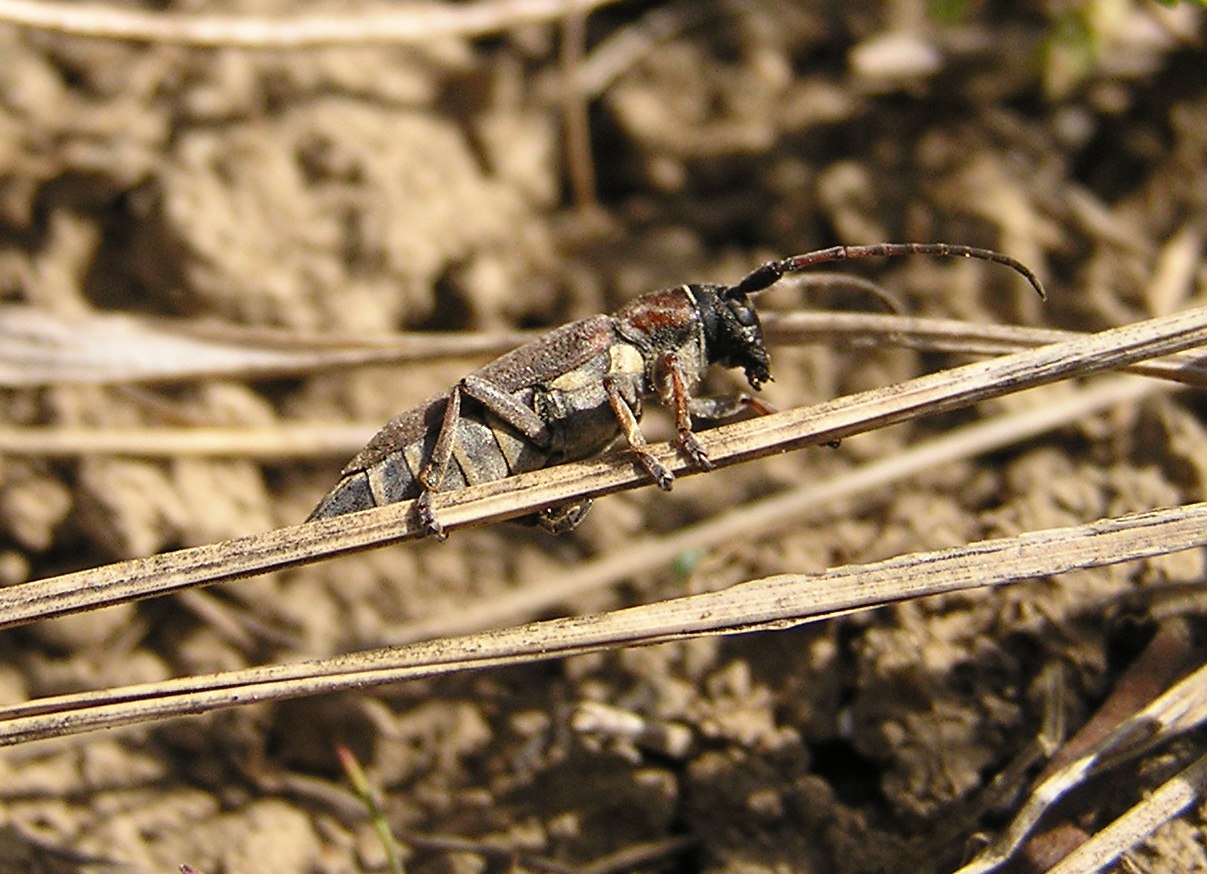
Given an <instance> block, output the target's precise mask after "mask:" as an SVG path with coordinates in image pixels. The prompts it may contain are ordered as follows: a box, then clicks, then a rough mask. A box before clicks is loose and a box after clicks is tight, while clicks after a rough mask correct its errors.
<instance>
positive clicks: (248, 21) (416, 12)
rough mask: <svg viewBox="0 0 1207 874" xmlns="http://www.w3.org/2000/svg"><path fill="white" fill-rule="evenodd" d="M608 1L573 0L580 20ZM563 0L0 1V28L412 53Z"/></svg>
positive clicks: (555, 12) (558, 9)
mask: <svg viewBox="0 0 1207 874" xmlns="http://www.w3.org/2000/svg"><path fill="white" fill-rule="evenodd" d="M612 2H615V0H575V7H574V8H575V11H576V12H579V13H582V14H585V13H586V12H588V11H590V10H592V9H596V8H598V7H600V6H604V5H607V4H608V3H612ZM566 11H567V3H566V0H489V2H477V3H470V4H454V3H447V4H435V3H424V4H411V5H409V6H407V7H403V8H389V7H385V6H383V7H382V8H380V9H375V10H362V11H360V12H356V13H354V14H347V15H335V14H327V15H313V14H312V15H295V16H291V17H289V18H284V17H277V18H253V17H251V16H231V15H181V14H172V13H165V12H143V11H138V10H133V9H125V8H121V7H116V6H104V5H102V4H99V3H56V2H43V0H0V23H3V24H10V25H14V26H18V27H30V28H37V29H39V30H49V31H54V32H56V33H63V34H70V35H72V36H87V37H95V38H100V39H116V40H124V41H127V42H150V43H171V44H175V45H186V46H193V47H195V48H241V49H260V50H270V51H287V50H295V49H305V48H313V47H317V46H340V45H344V46H346V45H400V44H410V45H415V44H419V43H423V42H427V41H430V40H438V39H444V38H448V37H462V38H471V37H480V36H485V35H487V34H491V33H497V32H499V31H502V30H508V29H510V28H513V27H519V26H521V25H524V24H533V23H536V22H541V21H549V20H552V19H557V18H561V17H563V16H564V15H565V14H566Z"/></svg>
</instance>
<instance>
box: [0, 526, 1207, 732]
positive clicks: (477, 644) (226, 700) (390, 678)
mask: <svg viewBox="0 0 1207 874" xmlns="http://www.w3.org/2000/svg"><path fill="white" fill-rule="evenodd" d="M1203 545H1207V503H1200V504H1192V505H1190V506H1186V507H1177V508H1173V509H1168V510H1156V511H1151V512H1147V513H1137V514H1132V515H1129V516H1123V517H1119V518H1115V519H1104V520H1101V521H1098V522H1094V523H1090V524H1088V525H1079V526H1075V527H1071V528H1058V529H1049V530H1046V531H1035V532H1029V533H1027V534H1023V535H1020V536H1017V537H1010V538H1005V539H1001V540H991V541H983V542H981V543H974V544H971V545H969V546H962V547H958V548H955V549H947V550H940V551H936V552H930V553H915V554H912V555H908V556H904V557H901V558H896V559H891V560H888V561H882V562H875V563H872V564H865V565H851V566H847V567H842V568H836V569H833V570H830V571H828V572H826V573H824V574H817V575H796V574H783V575H779V576H774V577H768V578H765V579H761V580H754V581H750V582H747V583H742V584H739V585H736V586H733V587H731V588H729V589H725V590H722V591H718V592H709V593H706V594H700V595H691V596H688V597H683V598H676V599H672V600H669V601H662V602H658V603H655V604H649V605H644V606H640V607H631V608H628V609H624V610H617V611H613V612H609V613H604V614H600V615H596V616H588V617H574V618H567V619H555V620H549V621H546V622H538V623H533V624H530V625H524V626H520V627H517V628H510V629H504V630H498V631H490V632H486V633H483V634H478V635H473V636H468V637H463V638H455V639H441V640H436V641H427V642H424V643H416V644H409V645H406V646H401V647H388V648H383V649H377V650H370V651H367V652H362V653H354V654H351V655H345V656H338V657H334V658H328V659H318V660H312V661H305V662H297V663H294V664H286V665H272V666H266V667H260V668H250V669H245V670H239V671H229V672H225V673H221V674H211V675H208V676H200V677H188V678H182V679H178V680H168V681H164V682H158V683H147V684H143V685H136V686H128V687H124V688H117V689H109V690H105V691H103V692H85V693H78V694H74V695H63V696H57V697H54V698H44V699H39V700H34V701H30V702H27V703H24V704H16V705H10V706H8V707H3V708H0V744H16V743H23V742H26V741H31V740H37V739H42V738H49V737H60V736H64V735H70V734H77V733H80V732H85V731H92V730H96V729H100V728H113V727H117V726H121V725H129V724H134V723H142V722H147V721H151V720H157V719H166V718H171V717H177V716H185V715H190V714H198V713H204V712H207V711H210V710H214V709H219V708H225V707H233V706H238V705H241V704H250V703H253V702H263V701H272V700H280V699H284V698H295V697H302V696H307V695H317V694H325V693H330V692H335V691H339V690H348V689H363V688H367V687H371V686H379V685H385V684H389V683H397V682H400V681H403V680H409V679H416V678H420V677H432V676H437V675H442V674H448V673H454V672H459V671H464V670H470V669H478V668H486V667H498V666H502V665H514V664H521V663H527V662H532V661H538V660H545V659H550V658H558V657H564V656H570V655H578V654H582V653H587V652H595V651H599V650H603V649H610V648H615V647H622V646H634V645H648V644H654V643H664V642H667V641H671V640H681V639H685V638H689V637H698V636H706V635H717V634H734V633H746V632H750V631H757V630H773V629H782V628H789V627H793V626H797V625H800V624H803V623H805V622H812V621H818V620H820V619H823V618H829V617H833V616H837V615H842V614H845V613H850V612H853V611H856V610H863V609H868V608H870V607H875V606H881V605H884V604H888V603H894V602H897V601H903V600H908V599H912V598H919V597H925V596H928V595H936V594H943V593H951V592H957V591H968V590H971V589H977V588H984V587H986V586H994V585H1002V584H1006V583H1010V582H1014V581H1017V580H1021V579H1027V578H1031V577H1035V576H1043V575H1051V574H1057V573H1063V572H1067V571H1071V570H1078V569H1085V568H1090V567H1098V566H1101V565H1104V564H1114V563H1118V562H1121V561H1129V560H1133V559H1137V558H1143V557H1146V556H1152V555H1161V554H1166V553H1169V552H1177V551H1180V550H1184V549H1191V548H1195V547H1199V546H1203ZM1204 672H1205V673H1207V669H1204ZM1168 698H1169V696H1168V695H1167V696H1163V699H1165V700H1168ZM1149 712H1151V713H1153V714H1155V713H1156V711H1155V710H1153V709H1152V708H1150V709H1149V711H1146V713H1149ZM1162 716H1164V714H1162ZM1153 718H1156V717H1155V716H1154V717H1153ZM1165 721H1166V722H1167V723H1169V724H1175V723H1177V718H1176V715H1172V716H1170V717H1169V718H1166V720H1165ZM1177 724H1180V723H1177Z"/></svg>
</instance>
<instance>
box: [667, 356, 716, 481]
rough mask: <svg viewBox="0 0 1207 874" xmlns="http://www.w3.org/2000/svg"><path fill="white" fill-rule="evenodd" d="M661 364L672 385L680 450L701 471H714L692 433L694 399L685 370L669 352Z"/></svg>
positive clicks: (672, 404)
mask: <svg viewBox="0 0 1207 874" xmlns="http://www.w3.org/2000/svg"><path fill="white" fill-rule="evenodd" d="M661 364H662V368H663V370H664V371H665V373H666V376H667V380H668V381H669V383H670V402H671V408H672V409H673V410H674V413H675V428H676V429H677V430H678V432H679V437H678V441H677V442H678V443H679V448H680V449H682V450H683V452H684V453H685V454H686V455H687V457H688V458H690V459H691V460H692V463H693V464H695V465H696V467H698V468H700V469H701V470H712V462H711V461H709V460H708V453H707V452H706V451H705V449H704V447H703V446H701V445H700V441H699V440H697V439H696V435H695V434H694V433H693V432H692V414H691V401H692V397H691V393H690V392H689V391H688V390H687V380H686V379H685V378H684V377H683V370H682V368H680V367H679V359H678V358H676V357H675V355H674V353H671V352H668V353H666V354H665V355H663V356H662V359H661Z"/></svg>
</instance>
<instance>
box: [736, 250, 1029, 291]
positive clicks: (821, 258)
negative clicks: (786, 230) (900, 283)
mask: <svg viewBox="0 0 1207 874" xmlns="http://www.w3.org/2000/svg"><path fill="white" fill-rule="evenodd" d="M902 255H931V256H935V257H939V258H979V259H980V260H982V261H992V262H993V263H994V264H1004V265H1005V266H1006V267H1009V268H1010V269H1012V270H1014V271H1015V272H1017V273H1021V274H1022V275H1023V277H1024V278H1025V279H1026V280H1027V282H1029V283H1031V287H1032V288H1034V289H1035V290H1036V291H1037V292H1038V293H1039V296H1040V298H1041V299H1042V300H1047V298H1048V295H1047V292H1045V291H1044V285H1043V283H1042V282H1040V281H1039V277H1038V276H1036V275H1035V273H1034V271H1032V270H1031V268H1030V267H1028V266H1027V265H1026V264H1024V263H1023V262H1021V261H1018V260H1016V259H1014V258H1011V257H1010V256H1009V255H1003V254H1002V253H1001V252H994V251H993V250H992V249H979V248H977V247H975V246H957V245H952V244H950V243H876V244H875V245H872V246H831V247H830V248H829V249H818V250H817V251H816V252H806V253H805V254H803V255H791V256H789V257H787V258H780V259H779V260H777V261H768V262H767V263H766V264H764V265H762V266H761V267H756V268H755V269H754V270H752V271H750V272H749V273H748V274H746V275H745V276H744V277H742V278H741V279H740V280H738V281H737V282H736V283H734V284H733V285H731V286H729V287H728V288H726V289H725V290H724V291H722V292H721V297H723V298H733V297H743V296H745V295H747V294H755V293H757V292H760V291H764V290H765V289H768V288H770V287H771V286H773V285H775V283H777V282H779V281H780V280H781V279H782V278H783V277H784V276H785V275H786V274H789V273H800V272H801V271H802V270H806V269H808V268H809V267H813V266H815V265H817V264H828V263H830V262H832V261H854V260H857V259H859V258H898V257H901V256H902Z"/></svg>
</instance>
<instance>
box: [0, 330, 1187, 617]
mask: <svg viewBox="0 0 1207 874" xmlns="http://www.w3.org/2000/svg"><path fill="white" fill-rule="evenodd" d="M1204 343H1207V307H1200V308H1198V309H1194V310H1189V311H1187V312H1184V313H1179V314H1176V315H1172V316H1165V317H1163V318H1160V319H1152V320H1150V321H1147V322H1141V323H1138V324H1135V325H1128V326H1125V327H1121V328H1113V329H1111V330H1108V331H1103V332H1101V333H1099V334H1093V335H1089V336H1085V337H1079V338H1077V339H1074V340H1068V341H1064V342H1061V343H1054V344H1051V345H1049V346H1044V347H1041V348H1039V349H1033V350H1029V351H1026V352H1018V353H1015V354H1013V355H1006V356H1002V357H1000V358H994V359H991V360H988V361H982V362H978V363H975V364H969V365H965V366H963V367H958V368H952V369H950V370H944V371H941V372H939V373H935V374H930V375H928V376H923V377H919V378H917V379H913V380H909V381H907V382H904V383H900V384H898V385H894V386H888V387H886V388H881V389H875V390H872V391H867V392H861V393H859V394H855V395H850V396H847V397H843V398H838V399H835V400H833V401H828V402H825V403H822V404H817V405H814V406H811V407H804V408H799V409H795V410H789V411H786V412H783V413H777V414H773V415H769V416H763V417H760V418H756V419H751V420H748V421H744V422H736V423H733V424H729V425H724V426H721V427H719V428H716V429H714V430H712V431H707V432H703V433H702V434H701V435H700V436H701V442H702V443H703V444H704V446H705V449H706V450H707V451H708V454H709V457H710V458H712V459H713V462H714V464H715V465H717V466H724V465H727V464H734V463H737V462H739V461H747V460H752V459H755V458H761V457H764V456H767V455H771V454H774V453H778V452H783V451H785V450H787V449H791V448H799V447H801V446H805V445H810V444H818V443H827V442H832V441H834V440H838V439H842V438H844V437H849V436H851V435H853V434H856V433H860V432H862V431H867V430H871V429H874V428H878V427H883V426H885V425H889V424H893V423H896V422H901V421H904V420H907V419H910V418H915V417H917V416H921V415H928V414H933V413H941V412H947V411H950V410H953V409H957V408H960V407H964V406H968V405H970V404H973V403H976V402H978V401H982V400H986V399H988V398H991V397H997V396H1000V395H1003V394H1008V393H1011V392H1017V391H1021V390H1023V389H1026V388H1031V387H1033V386H1037V385H1043V384H1045V383H1049V382H1054V381H1057V380H1060V379H1066V378H1070V377H1073V376H1079V375H1086V374H1089V373H1095V372H1099V371H1102V370H1107V369H1111V368H1115V367H1122V366H1126V365H1128V364H1131V363H1134V362H1136V361H1138V360H1141V359H1143V358H1146V357H1152V356H1159V355H1165V354H1169V353H1173V352H1178V351H1182V350H1184V349H1187V348H1192V347H1194V346H1199V345H1203V344H1204ZM651 450H652V452H653V454H654V455H655V457H656V458H657V459H658V461H660V462H661V463H662V464H663V465H665V466H666V467H667V468H668V469H670V470H671V471H672V472H673V473H674V474H676V475H691V474H694V473H698V471H697V470H696V468H695V466H694V465H693V464H691V463H689V462H687V461H685V460H684V459H683V458H682V457H681V455H680V453H679V452H678V451H677V449H676V448H675V447H673V446H672V445H670V444H665V443H664V444H656V445H653V446H652V447H651ZM646 480H647V478H646V475H645V474H644V472H643V471H641V470H639V469H638V468H637V467H636V466H635V465H634V463H633V460H632V457H631V456H630V455H628V454H627V453H618V454H613V455H611V456H607V457H603V458H594V459H588V460H585V461H582V462H576V463H571V464H564V465H559V466H556V467H551V468H545V469H543V470H538V471H533V472H531V473H526V474H520V475H518V476H513V477H508V478H506V479H502V480H498V481H495V482H490V483H485V484H482V485H479V486H475V487H472V488H467V489H460V490H457V491H453V492H448V493H442V494H440V495H439V497H438V505H437V509H438V510H439V512H440V515H441V519H442V521H443V522H444V524H445V525H446V526H447V527H448V528H449V529H456V528H459V527H462V526H465V525H470V524H483V523H487V522H496V521H502V520H504V519H511V518H515V517H517V516H522V515H525V514H530V513H532V512H534V511H536V510H539V509H540V508H542V507H549V506H556V505H559V504H564V503H567V502H571V501H574V500H576V499H579V498H584V497H598V496H600V495H605V494H610V493H612V492H616V491H620V490H622V489H626V488H633V487H635V486H638V485H644V484H645V483H646ZM414 510H415V507H414V502H413V501H406V502H402V503H398V504H391V505H389V506H386V507H379V508H376V509H374V510H371V511H367V512H363V513H354V514H350V515H347V516H339V517H335V518H332V519H322V520H317V521H315V522H312V523H309V524H305V525H300V526H295V527H292V528H282V529H277V530H275V531H269V532H265V533H263V534H256V535H251V536H248V537H242V538H236V539H234V540H227V541H222V542H220V543H215V544H208V545H206V546H200V547H193V548H190V549H183V550H179V551H176V552H171V553H165V554H163V555H157V556H152V557H150V558H145V559H136V560H134V561H127V562H119V563H117V564H111V565H106V566H104V567H101V568H97V569H94V570H87V571H79V572H76V573H72V574H65V575H63V576H58V577H53V578H50V579H45V580H36V581H33V582H29V583H23V584H20V585H16V586H10V587H8V588H6V589H3V590H0V628H4V627H11V626H14V625H20V624H23V623H26V622H31V621H34V620H36V619H45V618H50V617H52V616H60V615H64V614H67V613H74V612H79V611H82V610H89V609H95V608H98V607H102V606H107V605H110V604H115V603H119V602H123V601H131V600H138V599H142V598H148V597H152V596H154V595H161V594H166V593H168V592H173V591H178V590H180V589H184V588H188V587H191V586H197V585H206V584H210V583H215V582H220V581H223V580H231V579H236V578H238V577H244V576H249V575H252V574H256V573H263V572H265V571H269V570H276V569H280V568H284V567H289V566H293V565H297V564H303V563H307V562H313V561H317V560H319V559H320V558H323V557H326V556H331V555H337V554H341V553H346V552H353V551H357V550H362V549H368V548H371V547H374V546H379V545H383V544H386V543H393V542H398V541H401V540H407V539H412V538H415V537H419V536H421V535H422V534H423V533H424V531H425V529H424V526H423V524H422V523H421V522H420V521H419V520H418V519H417V518H416V513H415V512H414Z"/></svg>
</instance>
